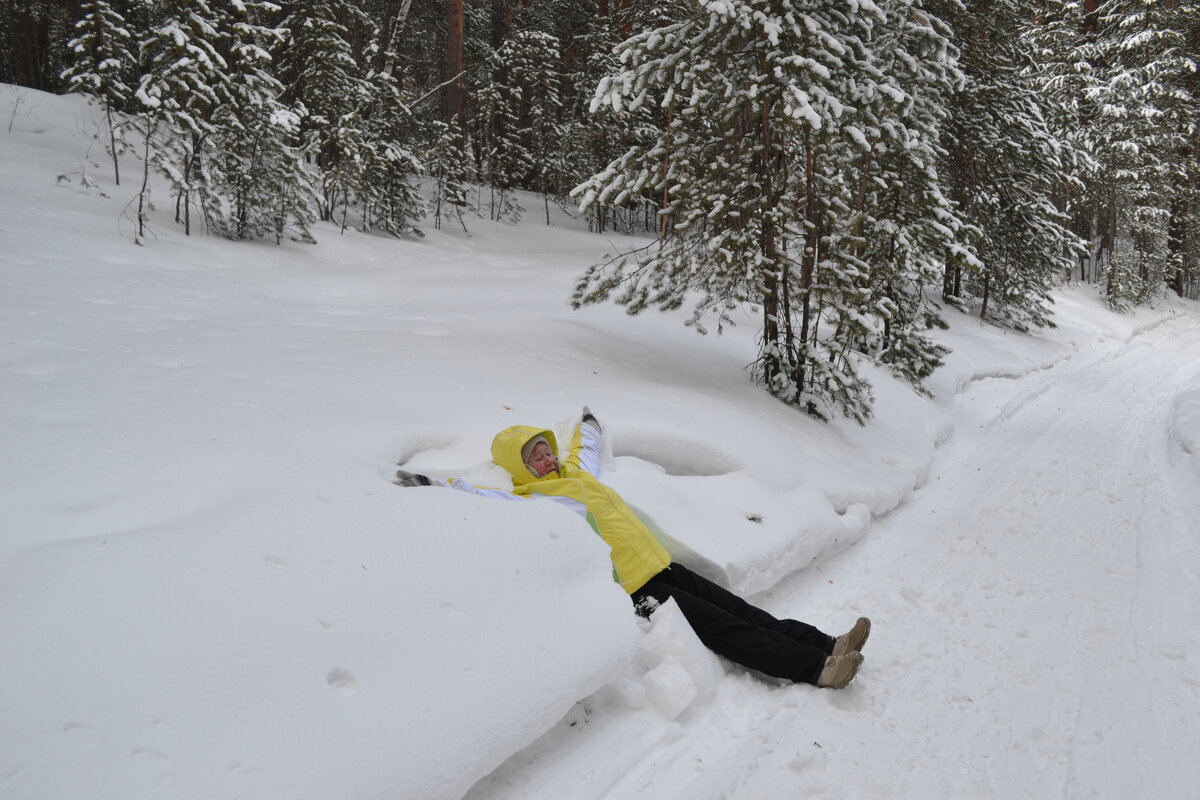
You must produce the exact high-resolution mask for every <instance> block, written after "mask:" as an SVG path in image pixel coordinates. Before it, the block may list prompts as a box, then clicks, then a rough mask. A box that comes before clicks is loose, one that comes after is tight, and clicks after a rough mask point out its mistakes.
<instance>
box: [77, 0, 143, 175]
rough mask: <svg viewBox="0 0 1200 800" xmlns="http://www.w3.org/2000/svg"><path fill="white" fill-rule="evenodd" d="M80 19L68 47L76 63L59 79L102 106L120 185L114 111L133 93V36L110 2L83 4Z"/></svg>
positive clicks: (119, 140)
mask: <svg viewBox="0 0 1200 800" xmlns="http://www.w3.org/2000/svg"><path fill="white" fill-rule="evenodd" d="M81 10H82V11H83V17H82V18H81V19H80V20H79V21H78V22H77V23H75V34H76V36H75V38H74V39H72V40H71V41H70V42H68V43H67V47H68V48H69V49H70V50H71V52H72V53H74V55H75V63H74V64H73V65H72V66H71V67H70V68H68V69H67V70H65V71H64V72H63V74H62V79H63V80H64V81H66V83H67V90H68V91H72V92H82V93H84V94H88V95H91V96H92V97H93V98H95V99H96V101H97V102H99V103H100V104H101V105H102V106H103V107H104V119H105V123H106V125H107V127H108V148H107V149H108V153H109V155H111V156H112V162H113V180H114V181H115V182H116V184H117V185H118V186H120V185H121V166H120V162H119V161H118V156H119V155H120V154H121V151H122V149H123V147H122V142H123V140H122V137H121V132H120V126H119V124H118V121H117V118H115V117H114V115H113V112H114V111H115V110H117V109H120V108H122V107H123V106H124V104H125V102H126V101H127V100H129V98H130V97H131V96H132V94H133V89H132V88H131V87H130V85H129V81H130V78H131V75H132V74H133V73H134V70H135V69H136V66H137V59H136V58H135V57H134V54H133V50H132V47H133V35H132V34H131V33H130V32H129V30H128V28H127V27H126V24H125V18H124V17H122V16H121V15H120V14H119V13H118V12H117V11H116V10H115V9H114V8H113V7H112V4H111V3H108V2H106V1H105V0H91V2H86V3H84V4H83V6H82V8H81Z"/></svg>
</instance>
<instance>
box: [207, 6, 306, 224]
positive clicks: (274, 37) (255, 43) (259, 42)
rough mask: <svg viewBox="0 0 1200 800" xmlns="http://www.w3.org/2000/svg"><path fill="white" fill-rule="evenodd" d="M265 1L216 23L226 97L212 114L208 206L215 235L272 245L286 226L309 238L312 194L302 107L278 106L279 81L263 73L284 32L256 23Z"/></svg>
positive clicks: (236, 8) (265, 9) (240, 8)
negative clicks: (224, 47) (224, 30)
mask: <svg viewBox="0 0 1200 800" xmlns="http://www.w3.org/2000/svg"><path fill="white" fill-rule="evenodd" d="M270 10H271V4H269V3H265V2H256V1H254V0H243V1H242V2H241V3H239V4H237V5H235V6H234V7H232V8H231V9H230V11H229V12H228V16H227V17H226V18H225V20H223V21H224V22H225V23H226V24H227V26H228V36H229V47H228V50H229V53H228V56H227V60H228V63H229V73H228V74H229V81H228V83H227V86H228V90H227V91H228V96H227V97H225V98H223V101H222V102H221V104H220V105H219V106H218V107H217V109H216V110H215V112H214V114H213V121H212V124H213V131H214V132H213V146H212V151H213V153H214V161H215V163H214V169H213V170H212V173H213V190H214V192H215V193H216V194H218V195H219V196H220V198H221V207H220V208H219V209H212V210H211V216H212V218H213V219H214V220H217V226H216V227H217V228H218V231H219V232H220V233H222V234H223V235H226V236H228V237H230V238H235V239H246V238H252V237H259V236H272V237H274V239H275V241H276V242H277V243H278V242H280V241H282V238H283V235H284V233H285V231H286V230H287V229H288V228H289V227H293V228H294V230H295V232H296V235H297V236H298V237H299V238H300V239H302V240H305V241H311V240H312V233H311V230H310V228H311V226H312V223H313V222H314V217H315V214H314V211H313V209H314V208H315V206H316V197H315V194H314V191H313V188H312V179H311V177H310V175H309V174H308V172H307V171H306V169H305V166H304V156H303V151H302V148H301V146H300V136H299V134H300V121H301V119H302V118H303V107H300V108H298V109H297V108H292V107H289V106H287V105H285V104H284V103H283V102H282V101H281V99H280V97H281V95H282V94H283V85H282V84H281V83H280V82H279V81H278V80H276V79H275V77H274V76H272V75H271V74H270V72H269V68H270V64H271V56H270V54H269V52H268V48H269V47H270V46H271V45H272V43H277V42H279V41H282V40H283V39H285V37H286V32H285V31H282V30H280V29H276V28H271V27H268V26H264V25H261V24H259V23H258V19H260V18H262V17H263V16H264V15H265V14H266V13H269V11H270Z"/></svg>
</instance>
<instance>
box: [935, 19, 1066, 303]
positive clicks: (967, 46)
mask: <svg viewBox="0 0 1200 800" xmlns="http://www.w3.org/2000/svg"><path fill="white" fill-rule="evenodd" d="M951 13H952V16H951V18H950V20H949V21H950V22H951V25H952V27H953V28H954V29H955V31H956V33H957V38H958V41H959V44H960V52H961V54H962V55H961V58H960V62H959V63H960V66H961V68H962V70H963V73H964V76H965V80H964V81H963V83H962V85H961V87H960V88H959V90H958V91H957V92H955V93H954V95H953V96H952V97H951V98H949V100H950V108H949V120H948V124H947V125H946V126H945V129H944V130H945V134H946V135H945V137H944V141H945V143H946V147H947V149H948V151H949V155H948V158H947V169H946V173H947V177H948V178H949V179H950V183H951V187H952V188H951V193H952V196H953V198H954V199H955V200H956V201H957V203H958V206H959V209H960V213H961V214H962V216H963V217H964V219H965V220H966V221H967V222H968V223H969V224H970V225H971V226H972V229H973V233H974V236H973V237H972V244H973V247H974V250H975V254H976V256H977V258H978V263H977V264H976V265H975V268H973V269H965V270H964V269H953V268H951V269H948V270H947V272H946V279H945V281H944V285H943V296H945V297H946V299H948V300H953V301H957V302H967V301H970V302H973V303H974V304H975V305H976V307H977V309H978V311H979V314H980V316H988V315H989V314H991V315H993V316H995V317H997V318H998V319H1002V320H1005V321H1007V322H1010V323H1012V324H1015V325H1017V326H1025V325H1029V324H1033V325H1045V324H1048V323H1049V305H1050V303H1051V299H1050V290H1051V288H1053V287H1054V286H1055V285H1056V284H1057V283H1058V282H1059V281H1061V280H1063V279H1064V278H1066V277H1067V276H1068V275H1069V274H1071V272H1072V270H1073V268H1074V265H1075V263H1076V260H1077V259H1078V258H1080V257H1081V256H1083V255H1084V254H1085V253H1086V246H1085V242H1084V241H1083V240H1082V239H1081V238H1080V237H1079V236H1077V235H1076V234H1074V233H1073V232H1072V231H1071V229H1070V227H1069V226H1070V218H1069V216H1068V215H1067V214H1066V213H1065V211H1063V210H1061V209H1059V208H1058V207H1057V206H1056V204H1055V192H1056V191H1057V190H1059V189H1060V188H1061V187H1062V186H1064V185H1066V184H1068V183H1069V182H1070V180H1071V178H1070V175H1069V170H1070V168H1071V166H1072V165H1073V164H1075V163H1078V159H1077V158H1076V156H1075V154H1074V153H1073V151H1072V143H1071V142H1070V141H1069V140H1064V139H1062V138H1060V137H1059V136H1058V135H1057V134H1056V133H1055V132H1054V131H1053V130H1052V129H1051V127H1050V125H1049V124H1048V122H1047V114H1046V113H1045V112H1044V108H1045V107H1046V100H1045V99H1043V97H1042V96H1041V94H1040V93H1039V91H1038V87H1037V83H1036V80H1035V78H1034V75H1033V71H1034V68H1035V61H1034V52H1035V50H1034V46H1033V44H1032V40H1031V38H1030V36H1029V35H1028V34H1029V28H1030V22H1029V21H1028V10H1027V8H1026V7H1025V6H1024V5H1023V4H1020V3H1017V2H1013V1H1012V0H992V1H991V2H980V1H979V0H972V1H971V2H968V3H966V4H965V6H963V7H962V8H960V9H959V10H957V11H955V12H951Z"/></svg>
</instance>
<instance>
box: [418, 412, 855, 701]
mask: <svg viewBox="0 0 1200 800" xmlns="http://www.w3.org/2000/svg"><path fill="white" fill-rule="evenodd" d="M600 433H601V429H600V423H599V422H597V421H596V417H595V416H594V415H593V414H592V412H591V411H590V410H588V408H587V406H584V408H583V418H582V419H581V420H580V422H579V424H578V425H577V426H576V427H575V434H574V436H573V438H572V441H571V448H570V454H569V455H568V456H567V459H566V460H565V461H563V462H561V463H560V462H559V460H558V458H557V457H556V455H555V454H556V453H557V452H558V447H557V444H556V442H555V438H554V434H553V433H552V432H551V431H549V430H545V429H542V428H534V427H530V426H526V425H518V426H515V427H511V428H506V429H505V430H503V431H501V432H500V433H499V434H497V436H496V438H495V439H494V440H493V441H492V459H493V460H494V461H495V462H496V464H498V465H499V466H501V467H503V468H504V469H505V470H507V471H508V472H509V473H510V474H511V475H512V478H513V490H512V491H511V492H509V491H505V490H502V489H483V488H478V487H475V486H472V485H471V484H469V483H467V482H466V481H463V480H461V479H458V478H455V479H453V480H450V481H440V480H435V479H430V478H428V477H426V476H425V475H418V474H415V473H411V472H406V471H404V470H398V471H397V472H396V483H398V484H399V485H401V486H431V485H440V486H450V487H453V488H455V489H459V490H461V491H464V492H471V493H472V494H477V495H483V496H485V497H499V498H505V499H509V500H528V499H531V498H532V497H533V496H535V495H536V496H540V497H547V498H549V499H551V500H553V501H555V502H558V503H561V504H562V505H565V506H567V507H569V508H571V509H572V510H573V511H576V512H578V513H579V514H580V515H582V516H583V517H585V518H586V519H587V522H588V524H589V525H591V526H592V529H593V530H594V531H596V533H598V534H599V535H600V536H601V537H602V538H603V539H604V541H605V542H607V543H608V545H609V547H611V548H612V562H613V578H614V580H616V581H617V582H618V583H620V584H621V586H622V587H623V588H624V589H625V591H627V592H628V593H629V595H630V597H631V598H632V600H633V602H634V605H635V608H636V609H637V611H638V613H639V614H641V615H643V616H648V615H649V613H650V612H651V611H652V610H653V609H654V608H656V607H657V606H658V605H659V604H660V603H665V602H666V601H667V600H668V599H669V598H672V597H673V598H675V602H676V603H677V604H678V605H679V609H680V610H681V611H682V612H683V615H684V617H686V618H687V621H688V623H689V624H690V625H691V626H692V629H693V630H695V632H696V635H697V636H698V637H699V638H700V641H702V642H703V643H704V644H705V646H706V647H708V648H709V649H710V650H712V651H713V652H715V653H718V654H719V655H722V656H724V657H725V658H728V659H729V660H730V661H734V662H737V663H738V664H741V665H742V666H745V667H749V668H750V669H755V670H758V671H759V672H763V673H766V674H767V675H771V676H774V677H776V678H786V679H789V680H792V681H797V682H802V683H812V684H816V685H817V686H822V687H828V688H831V689H840V688H842V687H843V686H845V685H846V684H848V683H849V682H850V681H851V680H853V678H854V676H855V674H856V673H857V672H858V668H859V665H861V664H862V661H863V657H862V654H861V653H860V652H859V651H860V650H862V646H863V644H864V643H865V642H866V641H867V636H868V634H870V632H871V622H870V620H868V619H867V618H866V617H861V618H859V620H858V621H857V622H856V623H855V624H854V627H853V628H851V629H850V631H849V632H848V633H845V634H843V635H841V636H838V637H836V638H835V637H833V636H830V635H828V634H826V633H822V632H821V631H819V630H818V629H816V628H814V627H813V626H811V625H808V624H806V623H803V622H798V621H797V620H794V619H783V620H779V619H775V617H773V616H771V615H770V614H768V613H767V612H765V611H763V610H762V609H759V608H755V607H754V606H752V605H750V604H749V603H747V602H746V601H745V600H743V599H742V598H740V597H738V596H737V595H735V594H733V593H732V592H729V591H727V590H725V589H723V588H721V587H720V586H718V585H717V584H715V583H713V582H712V581H709V580H707V579H705V578H703V577H701V576H700V575H697V574H695V573H694V572H692V571H691V570H689V569H688V568H687V567H685V566H683V565H682V564H677V563H672V561H671V557H670V556H669V555H668V554H667V551H666V549H665V548H664V547H663V546H662V545H661V544H660V543H659V542H658V540H657V539H655V538H654V534H653V533H651V532H650V530H649V529H648V528H647V527H646V526H645V525H644V524H642V522H641V520H639V519H638V518H637V516H636V515H635V514H634V513H633V512H632V511H631V510H630V509H629V507H628V506H627V505H626V504H625V501H624V500H622V499H621V496H620V495H618V494H617V493H616V492H615V491H613V490H612V489H610V488H609V487H607V486H605V485H604V484H603V483H601V482H600V479H599V478H600Z"/></svg>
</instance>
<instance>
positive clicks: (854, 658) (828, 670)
mask: <svg viewBox="0 0 1200 800" xmlns="http://www.w3.org/2000/svg"><path fill="white" fill-rule="evenodd" d="M862 662H863V657H862V653H859V652H858V651H854V652H852V653H846V654H845V655H844V656H830V657H829V658H827V659H825V669H823V670H821V677H819V678H817V686H820V687H821V688H823V689H841V688H842V687H843V686H845V685H846V684H847V683H849V682H850V681H852V680H854V676H855V675H857V674H858V668H859V667H860V666H861V665H862Z"/></svg>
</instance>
